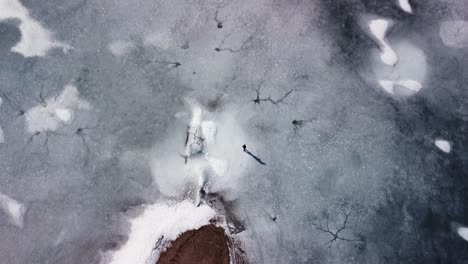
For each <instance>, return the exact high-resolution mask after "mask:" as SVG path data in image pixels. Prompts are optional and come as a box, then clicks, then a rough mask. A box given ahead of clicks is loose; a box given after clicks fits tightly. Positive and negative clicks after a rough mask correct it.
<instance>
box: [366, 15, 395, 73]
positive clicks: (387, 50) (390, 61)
mask: <svg viewBox="0 0 468 264" xmlns="http://www.w3.org/2000/svg"><path fill="white" fill-rule="evenodd" d="M367 26H368V28H369V30H370V34H371V37H372V38H373V39H374V40H375V41H376V42H377V44H378V45H379V48H380V60H381V61H382V62H383V63H385V64H387V65H389V66H393V65H395V64H397V62H398V55H397V54H396V53H395V51H394V50H393V49H392V48H391V47H390V44H388V42H387V40H386V34H387V31H388V30H389V29H390V27H391V26H392V22H391V21H390V20H387V19H383V18H376V19H371V20H370V21H369V22H368V24H367Z"/></svg>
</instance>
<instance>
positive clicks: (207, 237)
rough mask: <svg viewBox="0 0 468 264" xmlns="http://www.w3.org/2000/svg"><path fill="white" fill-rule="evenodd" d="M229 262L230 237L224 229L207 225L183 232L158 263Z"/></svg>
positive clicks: (195, 263) (201, 263)
mask: <svg viewBox="0 0 468 264" xmlns="http://www.w3.org/2000/svg"><path fill="white" fill-rule="evenodd" d="M176 263H177V264H229V245H228V238H227V237H226V235H225V233H224V230H223V229H222V228H220V227H216V226H214V225H206V226H203V227H201V228H200V229H198V230H191V231H187V232H185V233H183V234H182V235H181V236H180V237H179V238H177V239H176V240H175V241H172V245H171V247H170V248H168V249H167V250H166V251H165V252H162V253H161V256H160V258H159V260H158V261H157V264H176Z"/></svg>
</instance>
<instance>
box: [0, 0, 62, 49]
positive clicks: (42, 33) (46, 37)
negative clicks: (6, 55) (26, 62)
mask: <svg viewBox="0 0 468 264" xmlns="http://www.w3.org/2000/svg"><path fill="white" fill-rule="evenodd" d="M5 19H19V20H20V25H19V30H20V31H21V40H20V41H19V42H18V43H17V44H16V45H15V46H14V47H12V48H11V51H13V52H17V53H19V54H21V55H23V56H24V57H35V56H45V55H46V53H47V52H48V51H49V50H50V49H53V48H62V49H63V51H64V52H67V51H68V50H69V49H70V46H68V45H66V44H64V43H62V42H60V41H57V40H55V39H54V36H53V34H52V32H50V31H49V30H47V29H46V28H44V27H43V26H42V25H41V24H40V23H39V22H38V21H36V20H34V19H33V18H32V17H31V16H30V14H29V12H28V10H27V9H26V8H25V7H24V6H23V5H22V4H21V2H20V1H18V0H0V20H5Z"/></svg>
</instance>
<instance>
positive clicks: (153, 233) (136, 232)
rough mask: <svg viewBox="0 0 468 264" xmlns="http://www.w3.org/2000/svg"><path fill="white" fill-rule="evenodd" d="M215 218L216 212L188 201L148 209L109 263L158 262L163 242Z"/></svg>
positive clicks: (140, 263) (150, 206)
mask: <svg viewBox="0 0 468 264" xmlns="http://www.w3.org/2000/svg"><path fill="white" fill-rule="evenodd" d="M215 215H216V212H215V211H214V210H213V209H212V208H210V207H209V206H207V205H201V206H199V207H197V206H195V205H194V204H193V203H192V202H189V201H183V202H181V203H178V204H169V203H157V204H153V205H149V206H146V207H145V209H144V211H143V213H142V214H141V215H140V216H138V217H136V218H134V219H132V220H131V221H130V234H129V237H128V240H127V242H126V243H125V245H123V246H122V247H121V248H120V249H119V250H117V251H115V252H113V253H112V255H111V256H110V262H109V263H110V264H128V263H135V264H145V263H156V260H157V259H159V254H160V252H161V250H162V249H163V245H164V242H166V241H173V240H175V239H177V237H179V235H180V234H182V233H183V232H186V231H189V230H194V229H198V228H200V227H202V226H204V225H207V224H209V221H210V220H211V219H213V218H214V217H215ZM158 241H159V243H158ZM158 244H159V245H158ZM158 246H159V247H158ZM154 248H156V249H155V250H153V249H154Z"/></svg>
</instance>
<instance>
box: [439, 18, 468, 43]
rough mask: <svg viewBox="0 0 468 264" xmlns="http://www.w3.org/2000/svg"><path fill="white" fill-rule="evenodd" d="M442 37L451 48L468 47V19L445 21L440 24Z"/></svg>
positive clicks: (443, 41)
mask: <svg viewBox="0 0 468 264" xmlns="http://www.w3.org/2000/svg"><path fill="white" fill-rule="evenodd" d="M439 36H440V39H441V40H442V43H444V45H445V46H447V47H451V48H465V47H468V21H463V20H456V21H452V20H450V21H444V22H442V23H441V25H440V31H439Z"/></svg>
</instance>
